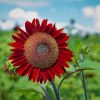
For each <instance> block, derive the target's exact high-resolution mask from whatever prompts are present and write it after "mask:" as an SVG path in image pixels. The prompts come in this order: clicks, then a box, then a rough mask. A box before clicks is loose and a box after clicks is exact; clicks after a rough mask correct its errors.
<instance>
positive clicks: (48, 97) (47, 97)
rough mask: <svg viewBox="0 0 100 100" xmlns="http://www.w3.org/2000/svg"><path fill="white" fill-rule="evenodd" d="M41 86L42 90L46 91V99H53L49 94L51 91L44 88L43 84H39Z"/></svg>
mask: <svg viewBox="0 0 100 100" xmlns="http://www.w3.org/2000/svg"><path fill="white" fill-rule="evenodd" d="M39 85H40V87H41V88H42V90H43V91H44V93H45V96H46V100H52V99H51V97H50V96H49V93H48V91H47V90H46V89H45V88H44V86H43V85H42V84H39Z"/></svg>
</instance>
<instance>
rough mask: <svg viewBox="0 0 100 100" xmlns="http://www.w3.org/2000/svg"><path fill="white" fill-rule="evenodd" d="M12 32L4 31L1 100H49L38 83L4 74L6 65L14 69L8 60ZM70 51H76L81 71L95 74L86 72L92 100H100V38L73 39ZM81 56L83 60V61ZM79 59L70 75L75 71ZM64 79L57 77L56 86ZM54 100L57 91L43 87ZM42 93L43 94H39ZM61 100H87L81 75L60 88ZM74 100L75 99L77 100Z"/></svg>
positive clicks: (0, 51) (0, 62) (0, 40)
mask: <svg viewBox="0 0 100 100" xmlns="http://www.w3.org/2000/svg"><path fill="white" fill-rule="evenodd" d="M12 34H13V32H12V31H0V100H46V99H45V95H44V92H43V90H42V89H41V87H40V86H39V84H38V83H33V82H32V81H29V80H28V78H27V77H25V76H24V77H19V76H13V75H12V76H10V75H8V73H7V72H4V65H5V64H6V65H7V66H8V67H9V70H12V69H13V66H12V65H11V64H10V62H8V61H7V57H8V55H9V54H10V47H9V46H8V44H9V43H10V42H11V41H12V38H11V35H12ZM70 37H71V38H70V39H69V41H68V42H69V47H70V49H71V50H72V51H73V53H74V55H75V58H76V59H77V61H78V63H79V64H80V67H82V68H92V69H94V70H88V71H84V74H85V79H86V84H87V91H88V96H89V100H100V35H97V34H92V35H89V36H86V37H82V36H80V35H75V36H73V35H71V36H70ZM81 54H82V57H83V58H81ZM75 58H74V59H73V62H72V63H70V68H69V69H66V71H68V72H70V71H73V70H75V68H77V66H76V67H75ZM60 80H61V79H59V78H57V77H56V80H55V83H56V86H57V85H58V84H59V82H60ZM43 86H44V87H45V88H46V89H47V91H48V92H49V94H50V96H51V97H52V100H56V99H55V95H54V93H53V89H52V87H51V85H50V83H49V82H47V84H45V85H44V84H43ZM38 92H40V93H38ZM60 95H61V100H84V91H83V86H82V82H81V79H80V74H79V73H77V74H74V75H73V76H72V77H70V78H68V79H65V81H64V82H63V84H62V86H61V88H60ZM73 98H74V99H73Z"/></svg>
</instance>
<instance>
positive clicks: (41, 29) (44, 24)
mask: <svg viewBox="0 0 100 100" xmlns="http://www.w3.org/2000/svg"><path fill="white" fill-rule="evenodd" d="M47 21H48V20H47V19H44V20H43V21H42V24H41V28H40V31H41V32H44V30H45V28H46V25H47Z"/></svg>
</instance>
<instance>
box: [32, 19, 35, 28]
mask: <svg viewBox="0 0 100 100" xmlns="http://www.w3.org/2000/svg"><path fill="white" fill-rule="evenodd" d="M35 24H36V21H35V18H34V19H33V21H32V27H33V29H35Z"/></svg>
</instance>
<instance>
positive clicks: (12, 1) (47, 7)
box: [0, 0, 100, 26]
mask: <svg viewBox="0 0 100 100" xmlns="http://www.w3.org/2000/svg"><path fill="white" fill-rule="evenodd" d="M30 4H31V5H30ZM99 4H100V0H0V13H1V14H0V20H6V19H9V12H10V11H11V10H13V9H16V8H21V9H24V10H25V11H30V10H31V11H36V12H37V13H38V14H39V16H40V17H41V18H48V19H49V20H52V21H54V22H67V23H68V22H69V21H70V20H71V19H75V20H76V22H77V23H80V24H82V25H86V26H91V25H93V21H94V20H93V18H92V17H89V18H88V17H86V16H84V14H83V9H84V8H85V7H87V6H91V7H93V8H95V7H96V6H97V5H99Z"/></svg>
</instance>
